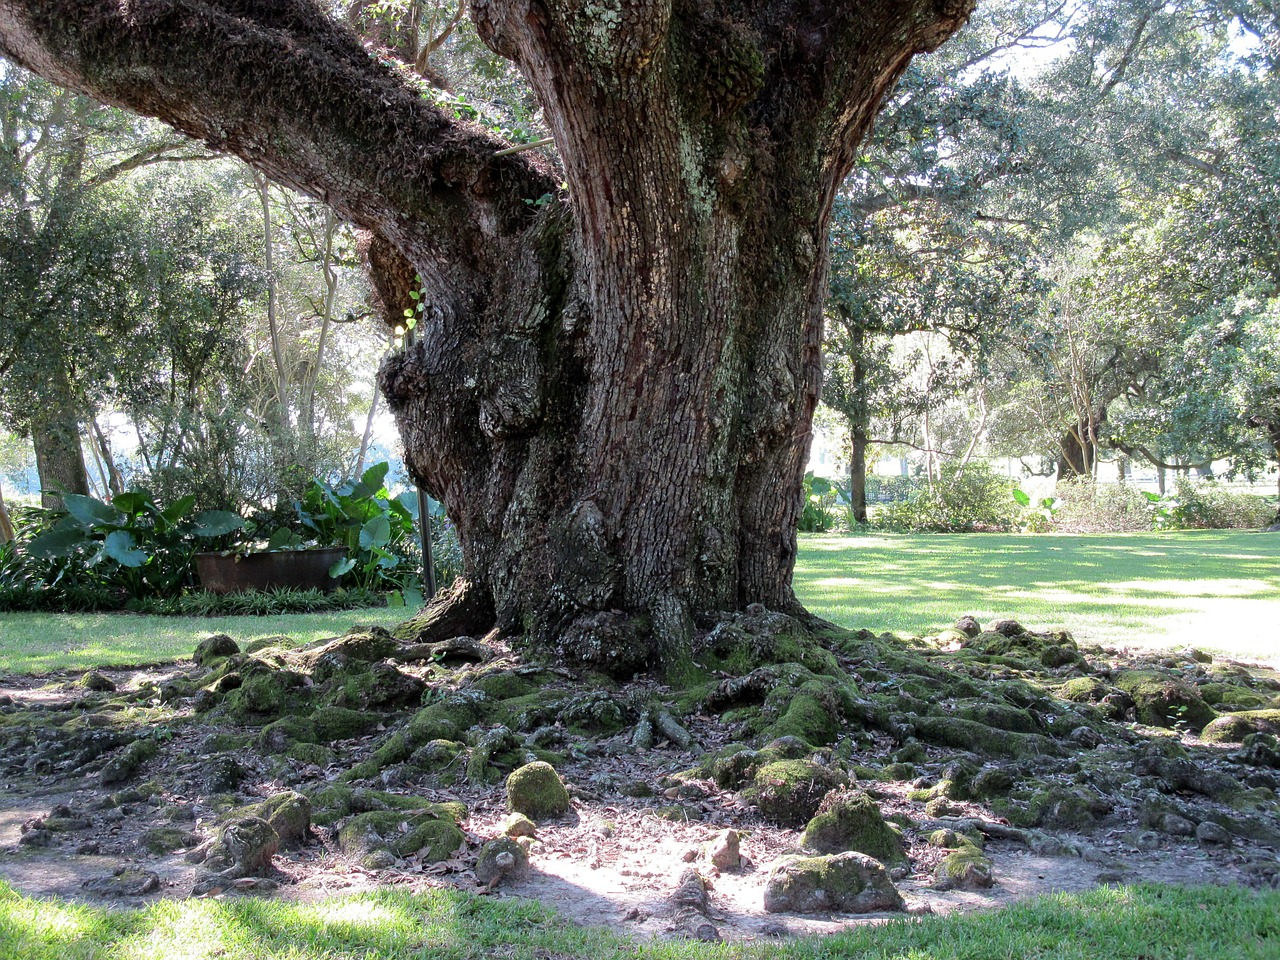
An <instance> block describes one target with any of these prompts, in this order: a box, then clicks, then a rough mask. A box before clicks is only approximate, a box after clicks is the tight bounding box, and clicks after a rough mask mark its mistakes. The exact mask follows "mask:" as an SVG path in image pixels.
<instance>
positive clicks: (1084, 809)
mask: <svg viewBox="0 0 1280 960" xmlns="http://www.w3.org/2000/svg"><path fill="white" fill-rule="evenodd" d="M1108 809H1109V804H1107V803H1106V802H1105V801H1103V800H1102V798H1101V797H1100V796H1099V795H1098V794H1097V793H1095V792H1094V791H1092V790H1090V789H1088V788H1087V787H1063V786H1057V785H1055V786H1051V787H1049V788H1048V789H1047V790H1043V791H1040V792H1038V793H1036V794H1035V795H1034V796H1032V798H1031V801H1030V802H1029V803H1028V804H1027V808H1026V812H1025V814H1023V815H1021V816H1017V817H1015V818H1013V819H1014V822H1015V823H1016V824H1017V825H1018V826H1027V827H1031V826H1044V827H1050V828H1052V829H1057V830H1089V829H1091V828H1092V827H1094V826H1096V825H1097V822H1098V818H1099V817H1100V816H1103V815H1105V814H1106V812H1107V810H1108Z"/></svg>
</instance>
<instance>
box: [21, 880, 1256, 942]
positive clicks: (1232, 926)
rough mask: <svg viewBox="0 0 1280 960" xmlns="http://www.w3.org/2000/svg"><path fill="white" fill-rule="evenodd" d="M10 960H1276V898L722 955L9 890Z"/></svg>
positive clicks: (1036, 906)
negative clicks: (106, 904)
mask: <svg viewBox="0 0 1280 960" xmlns="http://www.w3.org/2000/svg"><path fill="white" fill-rule="evenodd" d="M0 956H3V957H6V958H17V957H23V958H27V960H77V958H86V960H87V958H90V957H112V958H124V957H128V958H132V960H173V958H187V957H190V958H197V957H198V958H206V957H210V958H211V957H218V958H221V960H251V958H252V960H320V958H354V957H360V958H364V960H408V958H440V960H462V958H478V957H503V958H540V960H547V958H551V957H554V958H556V960H577V958H582V960H588V958H590V960H622V958H637V957H644V958H653V960H712V958H720V957H729V956H733V957H746V958H753V957H761V958H764V957H771V958H772V957H787V958H797V960H799V958H812V960H819V958H824V960H825V958H832V960H834V958H837V957H855V956H856V957H874V958H881V960H960V958H971V960H978V958H995V957H1036V958H1039V960H1086V958H1087V960H1094V958H1098V957H1106V958H1108V960H1138V958H1154V957H1175V956H1176V957H1179V958H1181V957H1195V958H1206V960H1208V958H1213V960H1264V958H1272V960H1274V958H1275V957H1276V956H1280V893H1276V892H1266V893H1256V892H1250V891H1247V890H1243V889H1241V888H1238V887H1236V888H1230V887H1201V888H1181V887H1157V886H1145V885H1144V886H1137V887H1101V888H1099V889H1097V890H1093V891H1090V892H1088V893H1085V894H1073V895H1067V894H1056V895H1052V896H1048V897H1041V898H1037V899H1035V900H1030V901H1025V902H1023V903H1019V904H1016V905H1014V906H1012V907H1008V908H1006V909H1004V910H1000V911H998V912H993V913H983V914H972V915H967V916H951V917H932V918H925V919H922V920H910V919H908V920H900V921H893V922H891V923H888V924H883V925H878V926H862V927H857V928H854V929H852V930H851V931H850V932H848V933H843V934H838V935H835V936H831V937H826V938H822V939H803V940H793V941H785V942H778V943H775V944H768V945H765V944H735V945H714V944H700V943H696V942H689V941H631V940H627V939H625V938H623V937H620V936H617V935H615V934H613V933H611V932H609V931H605V930H600V929H583V928H579V927H574V926H572V925H569V924H566V923H563V922H562V921H560V920H558V919H557V918H556V916H555V914H553V913H552V912H550V911H548V910H546V909H544V908H542V907H540V906H538V905H537V904H531V903H525V902H520V901H514V900H498V901H493V900H481V899H479V898H476V897H473V896H470V895H467V894H462V893H458V892H456V891H447V890H440V891H430V892H427V893H422V894H416V895H415V894H408V893H402V892H383V893H374V894H366V895H361V896H357V897H352V898H344V899H336V900H331V901H327V902H324V903H319V904H310V905H300V904H293V903H280V902H275V901H271V900H255V899H244V900H240V899H227V900H187V901H165V902H161V903H157V904H154V905H152V906H149V907H146V908H145V909H143V910H140V911H136V912H133V911H130V912H124V911H111V910H107V909H103V908H88V907H78V906H72V905H67V904H62V903H56V902H40V901H33V900H28V899H25V898H20V897H18V896H17V895H15V894H12V893H10V892H7V891H6V890H4V888H2V887H0Z"/></svg>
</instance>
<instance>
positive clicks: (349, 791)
mask: <svg viewBox="0 0 1280 960" xmlns="http://www.w3.org/2000/svg"><path fill="white" fill-rule="evenodd" d="M309 799H310V800H311V820H312V822H313V823H317V824H320V825H322V826H332V825H333V824H334V823H336V822H337V821H339V820H341V819H342V818H344V817H348V816H351V815H352V814H359V813H370V812H379V811H387V810H393V811H406V810H422V809H424V808H425V809H427V810H429V811H433V812H435V813H436V814H438V815H442V816H448V817H449V818H450V819H452V820H453V821H454V822H455V823H460V822H462V821H463V820H465V819H466V817H467V808H466V806H465V805H463V804H461V803H436V804H427V803H424V802H423V801H422V800H421V798H419V797H405V796H401V795H400V794H396V793H386V792H384V791H381V790H365V789H362V788H358V787H355V788H353V787H348V786H346V785H344V784H331V785H330V786H327V787H322V788H320V789H319V790H316V791H313V792H312V793H311V794H310V797H309Z"/></svg>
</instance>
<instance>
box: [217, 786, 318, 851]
mask: <svg viewBox="0 0 1280 960" xmlns="http://www.w3.org/2000/svg"><path fill="white" fill-rule="evenodd" d="M240 817H257V818H258V819H260V820H265V821H266V822H267V823H268V824H270V825H271V827H272V829H274V830H275V832H276V833H277V834H279V836H280V843H281V844H282V845H283V846H285V847H298V846H301V845H302V844H303V843H304V842H305V841H306V838H307V836H308V834H309V833H310V832H311V801H310V800H308V799H307V798H306V797H305V796H303V795H302V794H301V793H295V792H293V791H291V790H290V791H286V792H284V793H277V794H275V795H274V796H271V797H268V798H267V799H266V800H262V801H260V802H258V803H253V804H249V805H248V806H246V807H242V808H240V809H239V810H234V811H231V812H230V813H229V814H227V815H225V816H223V817H220V818H219V819H220V820H222V821H224V822H225V821H226V820H229V819H232V818H240Z"/></svg>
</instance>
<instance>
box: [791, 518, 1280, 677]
mask: <svg viewBox="0 0 1280 960" xmlns="http://www.w3.org/2000/svg"><path fill="white" fill-rule="evenodd" d="M795 588H796V593H797V595H798V596H799V598H800V600H801V601H802V602H803V603H804V604H805V605H806V606H807V607H808V608H809V609H810V610H812V611H813V612H814V613H817V614H819V615H820V616H823V617H826V618H827V619H829V620H832V621H833V622H835V623H838V624H841V625H842V626H846V627H852V628H859V627H865V628H867V629H870V630H874V631H876V632H880V631H883V630H891V631H894V632H896V633H915V634H922V633H927V632H930V631H933V630H936V629H938V628H940V627H943V626H946V625H947V624H949V623H951V622H952V621H954V620H955V619H956V618H957V617H959V616H962V615H963V614H967V613H968V614H973V615H974V616H976V617H978V618H979V619H980V620H988V619H991V618H993V617H1013V618H1015V619H1017V620H1020V621H1022V622H1023V623H1024V624H1026V625H1027V626H1028V627H1031V628H1033V629H1038V628H1048V627H1066V628H1068V629H1070V630H1071V631H1072V632H1073V633H1074V634H1075V636H1076V638H1077V639H1079V640H1081V641H1085V642H1097V643H1104V644H1108V645H1118V646H1124V645H1129V646H1151V647H1171V646H1185V645H1188V644H1194V645H1195V646H1198V647H1202V648H1204V649H1207V650H1211V651H1217V652H1222V653H1231V654H1235V655H1237V656H1242V657H1250V658H1255V659H1260V660H1273V661H1277V660H1280V627H1278V626H1277V625H1278V624H1280V535H1277V534H1268V533H1256V532H1253V531H1240V530H1229V531H1223V530H1205V531H1186V532H1177V533H1157V534H1097V535H1086V536H1069V535H1056V534H1039V535H1035V536H1028V535H1018V534H989V533H981V534H976V533H975V534H945V535H880V536H860V537H850V536H843V537H838V536H827V535H815V536H809V535H804V536H802V537H801V539H800V556H799V560H798V562H797V563H796V576H795Z"/></svg>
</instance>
